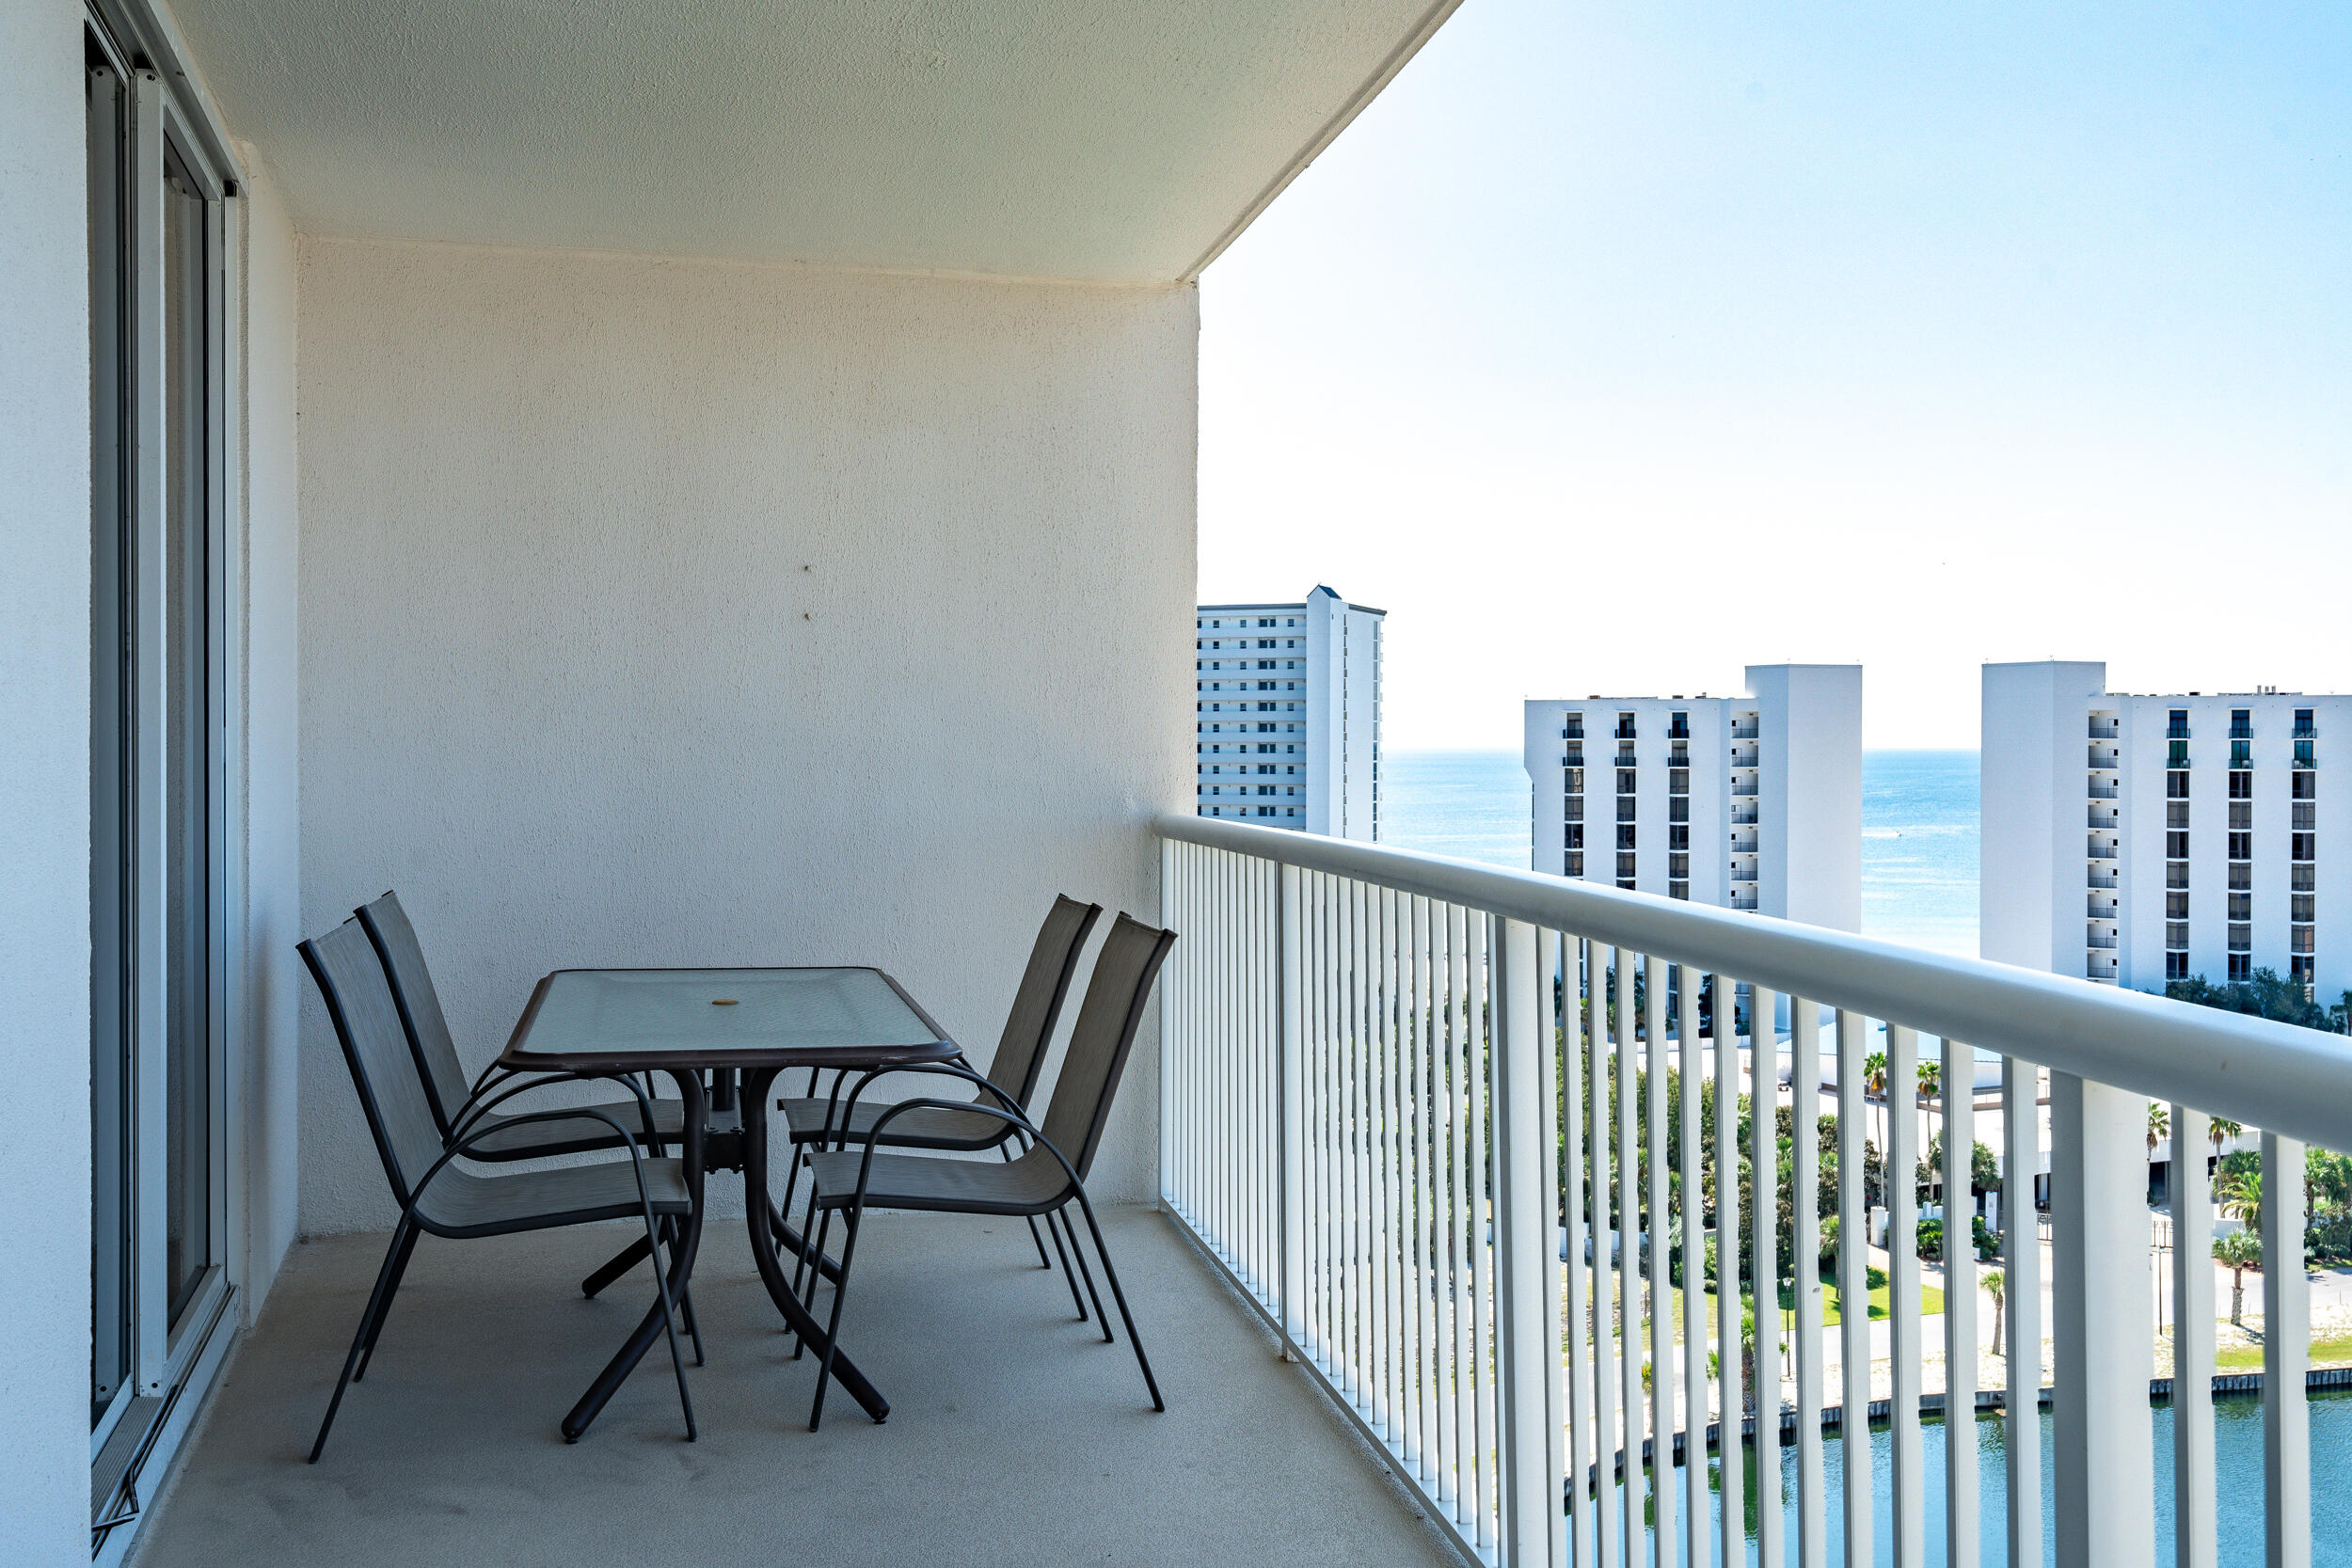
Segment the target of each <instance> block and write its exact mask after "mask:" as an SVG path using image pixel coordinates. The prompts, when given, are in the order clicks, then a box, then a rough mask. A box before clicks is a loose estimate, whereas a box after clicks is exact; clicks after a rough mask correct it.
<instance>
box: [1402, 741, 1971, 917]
mask: <svg viewBox="0 0 2352 1568" xmlns="http://www.w3.org/2000/svg"><path fill="white" fill-rule="evenodd" d="M1380 762H1381V774H1382V777H1381V780H1380V796H1381V800H1380V818H1381V820H1380V836H1381V839H1382V841H1383V842H1384V843H1388V844H1392V845H1394V846H1396V847H1398V848H1400V849H1421V850H1424V851H1426V852H1428V853H1430V854H1436V855H1454V856H1457V857H1459V858H1461V859H1463V860H1472V861H1485V862H1486V863H1489V864H1493V865H1508V866H1512V867H1515V868H1518V869H1525V867H1526V865H1527V832H1528V798H1527V774H1526V771H1525V770H1524V769H1523V768H1521V767H1520V765H1519V755H1518V752H1388V753H1387V754H1385V755H1384V756H1382V757H1381V759H1380ZM1977 804H1978V802H1977V753H1976V752H1863V753H1862V930H1863V934H1864V935H1866V936H1873V937H1883V938H1885V939H1886V940H1887V941H1889V942H1907V943H1909V944H1911V945H1912V946H1915V947H1925V948H1929V949H1931V950H1933V951H1935V952H1939V953H1956V954H1959V955H1961V956H1963V957H1966V958H1974V957H1975V956H1976V952H1977Z"/></svg>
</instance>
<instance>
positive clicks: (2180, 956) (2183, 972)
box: [2164, 937, 2188, 980]
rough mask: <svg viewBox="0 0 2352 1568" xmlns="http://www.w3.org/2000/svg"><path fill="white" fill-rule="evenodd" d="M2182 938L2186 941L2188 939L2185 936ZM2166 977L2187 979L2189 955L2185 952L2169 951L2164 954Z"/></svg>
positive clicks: (2169, 978)
mask: <svg viewBox="0 0 2352 1568" xmlns="http://www.w3.org/2000/svg"><path fill="white" fill-rule="evenodd" d="M2182 940H2183V941H2186V940H2187V939H2186V938H2185V937H2184V938H2183V939H2182ZM2164 977H2165V978H2166V979H2168V980H2185V979H2187V978H2188V955H2187V954H2185V953H2167V954H2166V955H2165V956H2164Z"/></svg>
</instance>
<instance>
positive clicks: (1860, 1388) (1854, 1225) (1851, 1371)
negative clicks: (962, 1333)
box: [1836, 1007, 1876, 1568]
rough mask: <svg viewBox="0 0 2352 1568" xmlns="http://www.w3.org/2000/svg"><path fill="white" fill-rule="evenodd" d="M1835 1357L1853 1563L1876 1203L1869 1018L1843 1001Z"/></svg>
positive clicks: (1865, 1470)
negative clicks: (1868, 1146)
mask: <svg viewBox="0 0 2352 1568" xmlns="http://www.w3.org/2000/svg"><path fill="white" fill-rule="evenodd" d="M1836 1018H1837V1024H1836V1027H1837V1328H1838V1334H1837V1350H1838V1354H1837V1360H1838V1370H1839V1372H1840V1373H1841V1374H1843V1375H1842V1376H1841V1378H1840V1380H1839V1381H1840V1382H1841V1383H1842V1384H1843V1385H1844V1386H1843V1387H1842V1388H1841V1389H1840V1390H1839V1402H1840V1403H1841V1404H1842V1405H1843V1406H1844V1410H1843V1413H1842V1415H1841V1416H1840V1418H1839V1420H1838V1424H1837V1441H1838V1444H1839V1449H1840V1455H1841V1457H1842V1458H1843V1460H1844V1462H1845V1472H1846V1474H1845V1482H1846V1484H1845V1487H1844V1501H1845V1505H1846V1514H1845V1521H1844V1523H1845V1560H1846V1563H1847V1568H1868V1565H1869V1562H1870V1557H1871V1554H1870V1533H1871V1532H1870V1524H1871V1513H1872V1505H1873V1503H1874V1502H1875V1500H1876V1499H1874V1498H1873V1497H1871V1495H1870V1481H1871V1468H1872V1466H1871V1464H1870V1235H1869V1230H1870V1208H1869V1191H1868V1188H1867V1185H1866V1183H1865V1182H1864V1180H1863V1178H1864V1177H1865V1176H1866V1175H1867V1170H1866V1169H1865V1165H1864V1152H1863V1142H1864V1139H1863V1131H1864V1129H1865V1128H1866V1127H1867V1125H1868V1123H1869V1098H1868V1085H1867V1084H1865V1083H1864V1082H1863V1071H1862V1062H1863V1046H1864V1044H1865V1043H1866V1041H1867V1037H1868V1036H1867V1030H1868V1021H1867V1019H1865V1018H1863V1017H1862V1016H1861V1015H1860V1014H1858V1013H1852V1012H1849V1011H1847V1010H1846V1009H1845V1008H1843V1007H1840V1008H1838V1009H1837V1015H1836Z"/></svg>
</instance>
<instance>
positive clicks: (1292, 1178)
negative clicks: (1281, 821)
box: [1275, 865, 1307, 1361]
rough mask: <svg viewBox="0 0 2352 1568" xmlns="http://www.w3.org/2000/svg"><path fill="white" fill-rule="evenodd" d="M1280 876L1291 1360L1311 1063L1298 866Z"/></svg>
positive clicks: (1302, 1276)
mask: <svg viewBox="0 0 2352 1568" xmlns="http://www.w3.org/2000/svg"><path fill="white" fill-rule="evenodd" d="M1278 875H1279V877H1280V879H1281V881H1280V883H1279V890H1278V893H1277V897H1278V899H1279V906H1280V907H1279V910H1278V911H1277V920H1276V930H1277V932H1278V934H1279V940H1280V942H1281V944H1282V951H1281V958H1280V965H1279V974H1280V983H1281V1004H1280V1006H1281V1012H1280V1022H1281V1056H1280V1062H1279V1072H1280V1077H1281V1082H1280V1090H1279V1094H1280V1099H1279V1101H1278V1102H1277V1103H1278V1105H1279V1113H1278V1115H1277V1118H1276V1123H1275V1130H1276V1133H1277V1138H1276V1142H1277V1145H1278V1148H1279V1160H1280V1162H1281V1164H1280V1169H1281V1187H1280V1197H1281V1203H1280V1208H1279V1217H1280V1223H1281V1238H1282V1273H1281V1291H1280V1292H1279V1297H1278V1299H1279V1301H1280V1303H1281V1306H1280V1316H1279V1322H1280V1323H1281V1325H1282V1354H1283V1357H1284V1359H1286V1360H1294V1361H1295V1360H1296V1359H1297V1358H1298V1342H1299V1340H1300V1339H1302V1338H1305V1336H1306V1333H1307V1325H1306V1307H1307V1147H1306V1130H1307V1067H1306V1059H1305V1053H1306V1036H1307V1015H1306V995H1305V991H1306V987H1305V979H1306V976H1305V974H1304V973H1303V970H1302V967H1301V966H1302V964H1303V963H1304V961H1305V957H1306V955H1305V952H1304V941H1303V937H1304V930H1303V927H1302V920H1303V917H1304V911H1302V910H1301V909H1300V907H1299V906H1300V901H1301V890H1300V885H1299V884H1300V874H1299V870H1298V867H1296V866H1295V865H1285V866H1281V867H1279V868H1278Z"/></svg>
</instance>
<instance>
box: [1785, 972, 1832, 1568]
mask: <svg viewBox="0 0 2352 1568" xmlns="http://www.w3.org/2000/svg"><path fill="white" fill-rule="evenodd" d="M1788 1100H1789V1106H1790V1110H1791V1116H1790V1122H1789V1135H1790V1139H1791V1141H1792V1143H1793V1145H1794V1148H1793V1154H1794V1158H1793V1159H1791V1161H1790V1162H1789V1166H1790V1169H1789V1180H1788V1185H1789V1196H1790V1201H1791V1203H1792V1204H1793V1206H1794V1209H1795V1224H1794V1226H1793V1227H1791V1232H1790V1236H1789V1243H1788V1252H1789V1257H1788V1272H1789V1274H1790V1275H1793V1276H1794V1279H1795V1291H1796V1306H1797V1328H1796V1341H1797V1343H1796V1351H1797V1560H1798V1561H1799V1562H1801V1563H1803V1564H1804V1568H1823V1565H1824V1564H1826V1563H1827V1562H1828V1560H1829V1525H1828V1516H1827V1515H1828V1503H1827V1498H1826V1497H1825V1496H1824V1493H1823V1484H1824V1481H1823V1476H1822V1463H1821V1377H1822V1372H1823V1368H1822V1366H1821V1211H1820V1192H1821V1180H1820V1164H1821V1145H1820V1133H1819V1132H1818V1129H1819V1127H1820V1119H1821V1021H1820V1006H1819V1005H1818V1004H1816V1003H1813V1002H1807V1001H1802V1000H1800V999H1798V998H1796V997H1793V996H1792V997H1790V998H1789V999H1788Z"/></svg>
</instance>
